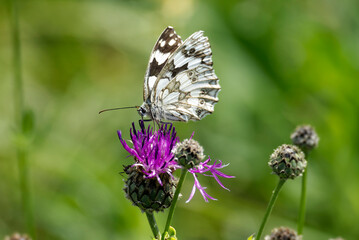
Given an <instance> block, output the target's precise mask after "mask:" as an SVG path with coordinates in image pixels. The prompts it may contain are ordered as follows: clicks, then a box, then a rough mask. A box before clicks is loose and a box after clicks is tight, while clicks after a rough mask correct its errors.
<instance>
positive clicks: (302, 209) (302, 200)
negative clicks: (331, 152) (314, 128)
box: [297, 150, 309, 235]
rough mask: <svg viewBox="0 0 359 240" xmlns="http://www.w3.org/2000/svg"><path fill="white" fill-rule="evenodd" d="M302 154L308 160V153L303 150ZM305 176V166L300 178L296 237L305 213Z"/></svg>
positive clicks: (301, 230) (300, 231)
mask: <svg viewBox="0 0 359 240" xmlns="http://www.w3.org/2000/svg"><path fill="white" fill-rule="evenodd" d="M304 154H305V157H306V158H307V160H308V154H309V151H305V150H304ZM307 175H308V166H307V169H306V171H304V173H303V177H302V189H301V194H300V203H299V213H298V224H297V232H298V235H302V233H303V228H304V223H305V212H306V202H307V178H308V177H307Z"/></svg>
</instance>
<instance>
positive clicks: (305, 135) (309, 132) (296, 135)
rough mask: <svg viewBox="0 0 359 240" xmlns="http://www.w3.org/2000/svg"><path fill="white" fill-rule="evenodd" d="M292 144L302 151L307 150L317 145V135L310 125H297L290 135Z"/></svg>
mask: <svg viewBox="0 0 359 240" xmlns="http://www.w3.org/2000/svg"><path fill="white" fill-rule="evenodd" d="M290 138H291V139H292V142H293V144H294V145H297V146H298V147H300V148H301V149H303V150H304V151H309V150H312V149H313V148H315V147H316V146H317V145H318V142H319V137H318V135H317V133H316V132H315V130H314V129H313V128H312V127H311V126H310V125H302V126H298V127H297V128H296V129H295V131H294V132H293V133H292V134H291V135H290Z"/></svg>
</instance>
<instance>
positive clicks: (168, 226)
mask: <svg viewBox="0 0 359 240" xmlns="http://www.w3.org/2000/svg"><path fill="white" fill-rule="evenodd" d="M187 172H188V171H187V169H185V168H183V169H182V170H181V177H180V179H179V182H178V185H177V188H176V192H175V195H174V197H173V200H172V204H171V207H170V211H169V212H168V216H167V221H166V225H165V229H164V231H163V234H162V239H165V235H166V232H168V230H169V228H170V225H171V221H172V218H173V214H174V212H175V208H176V204H177V200H178V197H179V194H180V192H181V188H182V184H183V182H184V180H185V179H186V175H187Z"/></svg>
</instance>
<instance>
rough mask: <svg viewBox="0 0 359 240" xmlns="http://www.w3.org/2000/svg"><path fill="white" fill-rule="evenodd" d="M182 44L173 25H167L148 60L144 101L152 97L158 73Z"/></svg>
mask: <svg viewBox="0 0 359 240" xmlns="http://www.w3.org/2000/svg"><path fill="white" fill-rule="evenodd" d="M181 44H182V39H181V37H180V36H179V35H177V33H176V32H175V30H174V29H173V27H167V28H166V29H165V30H164V31H163V32H162V34H161V36H160V37H159V38H158V40H157V42H156V44H155V46H154V47H153V49H152V52H151V56H150V61H149V62H148V66H147V71H146V75H145V82H144V85H143V101H146V100H147V99H148V98H149V97H150V93H151V91H152V89H153V86H154V84H155V82H156V80H157V76H158V74H159V73H160V72H161V70H162V68H163V67H164V66H165V65H166V63H167V60H168V58H169V57H170V55H171V54H172V53H173V52H174V51H175V50H176V49H177V48H178V47H179V46H180V45H181Z"/></svg>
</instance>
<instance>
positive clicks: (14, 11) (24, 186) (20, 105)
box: [10, 0, 36, 240]
mask: <svg viewBox="0 0 359 240" xmlns="http://www.w3.org/2000/svg"><path fill="white" fill-rule="evenodd" d="M10 9H11V35H12V42H13V48H12V49H13V67H14V68H13V71H14V105H15V106H14V107H15V122H16V124H17V128H18V131H19V134H20V135H21V137H23V136H24V135H25V133H24V129H23V116H24V93H23V84H22V73H21V47H20V30H19V14H18V1H17V0H11V4H10ZM16 148H17V149H16V152H17V162H18V168H19V181H20V191H21V204H22V209H23V211H24V214H25V219H26V225H27V232H28V234H30V235H31V237H32V239H33V240H35V239H36V236H35V226H34V221H33V214H32V208H31V202H30V191H29V180H28V179H29V177H28V175H29V168H28V158H27V150H26V148H22V147H21V146H16Z"/></svg>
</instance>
